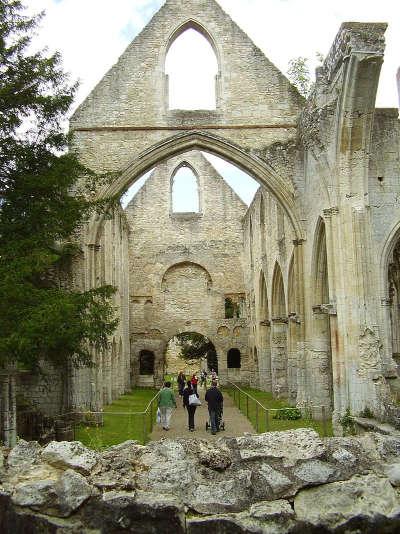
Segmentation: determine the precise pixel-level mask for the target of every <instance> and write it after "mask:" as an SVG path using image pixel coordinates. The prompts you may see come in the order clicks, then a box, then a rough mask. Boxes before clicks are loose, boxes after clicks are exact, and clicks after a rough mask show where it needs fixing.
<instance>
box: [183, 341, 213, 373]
mask: <svg viewBox="0 0 400 534" xmlns="http://www.w3.org/2000/svg"><path fill="white" fill-rule="evenodd" d="M176 339H177V341H178V344H179V346H180V348H181V354H182V357H183V358H184V359H186V360H197V359H198V360H201V359H203V358H206V359H207V366H208V368H209V369H211V368H213V369H215V370H218V357H217V353H216V351H215V347H214V344H213V343H212V342H211V341H210V340H209V339H208V338H207V337H205V336H203V335H202V334H199V333H197V332H183V333H181V334H178V335H177V336H176Z"/></svg>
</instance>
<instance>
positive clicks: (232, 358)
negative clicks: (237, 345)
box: [226, 349, 242, 369]
mask: <svg viewBox="0 0 400 534" xmlns="http://www.w3.org/2000/svg"><path fill="white" fill-rule="evenodd" d="M226 361H227V367H228V369H240V368H241V367H242V355H241V353H240V350H239V349H229V350H228V354H227V358H226Z"/></svg>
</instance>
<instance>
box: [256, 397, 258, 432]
mask: <svg viewBox="0 0 400 534" xmlns="http://www.w3.org/2000/svg"><path fill="white" fill-rule="evenodd" d="M256 432H257V434H258V432H259V430H258V403H257V402H256Z"/></svg>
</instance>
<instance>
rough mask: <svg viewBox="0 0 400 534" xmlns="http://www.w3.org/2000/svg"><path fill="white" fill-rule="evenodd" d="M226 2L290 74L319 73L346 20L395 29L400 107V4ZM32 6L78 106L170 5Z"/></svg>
mask: <svg viewBox="0 0 400 534" xmlns="http://www.w3.org/2000/svg"><path fill="white" fill-rule="evenodd" d="M186 1H190V0H186ZM218 1H219V4H220V5H221V6H222V8H223V9H224V10H225V11H226V12H227V13H228V14H229V15H230V16H231V17H232V18H233V19H234V20H235V21H236V22H237V23H238V24H239V26H240V27H241V28H242V29H243V30H245V31H246V33H247V34H248V35H249V37H250V38H251V39H252V40H253V41H254V42H255V44H256V45H258V46H259V47H260V48H261V49H262V50H263V52H264V53H265V54H266V56H267V57H268V58H269V59H270V60H271V61H272V62H273V63H274V64H275V65H276V66H277V67H278V68H279V69H280V70H281V71H282V72H284V73H286V71H287V66H288V62H289V60H290V59H292V58H294V57H298V56H305V57H308V58H310V59H312V60H313V61H312V62H311V67H312V69H311V70H313V69H314V67H315V62H314V57H315V53H316V52H321V53H322V54H323V55H326V54H327V52H328V51H329V48H330V46H331V44H332V42H333V39H334V38H335V35H336V33H337V31H338V29H339V26H340V24H341V23H342V22H344V21H370V22H371V21H372V22H388V23H389V27H388V30H387V32H386V55H385V62H384V65H383V68H382V74H381V80H380V85H379V89H378V97H377V106H378V107H398V95H397V90H396V70H397V68H398V67H399V65H400V1H399V0H379V1H377V0H218ZM24 3H25V5H26V6H27V7H28V9H29V10H30V11H31V12H37V11H40V10H42V9H44V10H45V11H46V14H47V15H46V17H45V19H44V21H43V23H42V25H41V31H40V33H39V36H38V38H37V39H36V42H37V41H39V43H40V44H41V45H42V46H44V45H45V46H47V47H48V48H49V49H50V50H51V51H53V50H59V51H60V52H61V54H62V56H63V59H64V67H65V69H66V70H67V71H69V72H70V73H71V76H72V78H73V79H79V80H80V83H81V85H80V89H79V93H78V98H77V101H76V105H78V104H79V103H80V102H81V101H82V100H83V99H84V98H85V97H86V96H87V95H88V93H89V92H90V90H91V89H92V88H93V87H94V86H95V84H96V83H97V82H98V81H99V80H100V79H101V78H102V76H103V75H104V74H105V73H106V72H107V70H108V69H109V68H110V67H111V66H112V65H113V64H114V63H115V62H116V61H117V60H118V57H119V56H120V55H121V54H122V52H123V51H124V49H125V48H126V46H127V45H128V44H129V43H130V41H131V40H132V39H133V38H134V37H135V36H136V35H137V33H138V32H139V31H140V30H141V29H142V28H143V26H144V25H145V24H146V23H147V22H148V21H149V20H150V18H151V17H152V15H153V14H154V13H155V12H156V11H157V10H158V9H159V8H160V7H161V5H162V4H163V3H164V1H163V0H114V1H110V0H25V2H24ZM211 68H215V67H213V66H211ZM220 172H221V171H220ZM253 194H254V192H253ZM246 201H247V199H246Z"/></svg>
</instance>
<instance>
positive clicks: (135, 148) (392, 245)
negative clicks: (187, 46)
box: [60, 0, 400, 420]
mask: <svg viewBox="0 0 400 534" xmlns="http://www.w3.org/2000/svg"><path fill="white" fill-rule="evenodd" d="M255 16H256V14H255ZM190 28H191V29H194V30H196V31H198V32H199V33H200V34H201V35H203V36H204V37H205V38H206V39H207V40H208V41H209V43H210V44H211V46H212V48H213V50H214V52H215V55H216V57H217V60H218V66H219V70H218V74H217V76H216V80H215V84H216V109H215V110H197V111H196V110H190V111H185V110H170V109H169V107H168V77H167V76H166V74H165V58H166V55H167V52H168V50H169V48H170V46H171V44H172V43H173V42H174V41H175V40H176V39H177V38H178V37H179V36H180V35H181V34H182V33H183V32H184V31H185V30H187V29H190ZM385 29H386V25H385V24H373V23H344V24H342V26H341V28H340V30H339V32H338V34H337V37H336V39H335V41H334V43H333V45H332V48H331V50H330V52H329V54H328V56H327V58H326V59H325V61H324V64H323V65H322V67H320V68H319V69H318V72H317V81H316V84H315V87H314V90H313V92H312V94H311V96H310V97H309V98H308V100H307V101H305V100H304V99H303V98H302V97H301V96H300V95H299V94H298V92H297V90H296V89H295V88H294V87H293V86H292V85H291V84H290V83H289V81H288V80H287V79H286V78H285V76H284V75H283V74H282V73H280V72H279V71H278V69H277V68H276V67H275V66H274V65H273V64H272V63H271V62H270V61H269V60H268V59H267V58H266V57H265V56H264V55H263V53H262V52H261V51H260V50H259V49H258V48H257V47H256V46H255V45H254V44H253V43H252V42H251V40H250V39H249V38H248V37H247V35H246V34H245V33H244V32H243V31H242V30H241V29H240V28H239V27H238V26H237V25H236V24H235V23H234V22H233V21H232V20H231V19H230V17H229V16H228V15H227V14H226V13H225V12H224V11H223V10H222V9H221V8H220V6H219V5H218V4H217V2H215V1H214V0H190V1H183V0H167V1H166V2H165V4H164V5H163V7H162V8H161V9H160V10H159V11H158V12H157V13H156V14H155V15H154V17H153V18H152V20H151V21H150V22H149V24H148V25H147V26H146V27H145V28H144V29H143V31H142V32H141V33H140V34H139V35H138V36H137V37H136V38H135V39H134V41H133V42H132V43H131V44H130V45H129V47H128V48H127V50H126V51H125V52H124V53H123V54H122V56H121V57H120V59H119V61H118V63H117V64H116V65H115V66H114V67H112V69H111V70H110V71H109V72H108V73H107V74H106V76H105V77H104V78H103V79H102V80H101V81H100V83H99V84H98V85H97V86H96V87H95V88H94V90H93V91H92V93H91V94H90V95H89V97H88V98H87V99H86V100H85V102H84V103H83V104H82V105H81V106H80V107H79V108H78V110H77V111H76V112H75V114H74V116H73V117H72V119H71V123H70V127H71V130H72V132H73V133H74V144H75V148H76V149H77V150H78V151H79V153H80V156H81V159H82V161H83V162H84V164H85V165H87V166H89V167H91V168H92V169H94V170H95V171H98V172H106V171H107V172H108V171H113V172H115V171H117V172H118V177H117V178H116V179H115V181H114V182H113V183H111V184H110V185H108V186H105V187H102V188H100V189H99V191H98V195H99V196H107V195H116V194H122V193H123V192H124V191H126V190H127V189H128V187H129V186H130V185H131V184H132V183H133V182H135V181H136V180H137V179H138V178H139V177H140V176H141V175H143V173H145V172H147V171H149V170H151V169H155V170H154V171H153V173H152V175H151V177H150V178H149V180H148V182H147V183H146V185H145V186H144V188H143V189H142V190H141V191H140V192H139V193H138V195H137V196H136V197H135V198H134V199H133V201H132V202H131V203H130V204H129V206H128V207H127V209H126V210H122V208H121V209H120V210H116V211H115V214H114V217H113V218H111V219H110V218H103V217H99V216H98V217H96V218H94V219H93V220H92V221H91V222H90V224H89V225H88V227H87V228H86V231H85V233H84V235H82V250H83V254H82V258H81V260H80V262H79V265H78V266H77V267H76V269H77V273H78V275H77V277H76V278H77V279H80V280H81V284H82V287H85V288H90V287H94V286H96V285H97V284H101V283H104V282H106V283H112V284H114V285H115V286H116V287H117V293H116V295H115V306H116V308H117V310H118V314H119V316H120V324H119V327H118V331H117V332H116V334H115V336H114V337H113V339H111V340H110V350H109V351H108V352H107V353H105V354H94V355H93V357H94V360H95V362H96V366H95V367H94V368H92V369H87V370H79V371H71V376H70V385H69V388H68V400H67V401H66V405H68V408H69V409H77V408H90V409H98V408H101V407H102V406H103V404H105V403H107V402H110V401H111V400H112V399H114V398H116V397H117V396H118V395H119V394H121V393H122V392H124V391H126V390H128V389H129V388H130V387H131V386H133V385H135V384H138V383H139V382H140V379H139V378H140V357H141V353H142V351H147V354H148V353H152V354H153V356H154V361H153V364H154V369H153V377H154V379H155V382H156V383H158V382H159V381H160V379H161V378H162V372H163V354H164V350H165V346H166V343H167V342H168V340H169V339H170V338H171V337H172V336H174V335H175V334H176V333H179V332H184V331H188V330H190V331H192V330H193V331H198V332H199V333H202V334H204V335H207V336H208V337H209V338H210V339H211V340H212V341H213V343H214V345H215V347H216V350H217V354H218V363H219V368H220V377H221V379H222V380H223V381H224V380H227V379H229V378H234V379H235V380H238V381H242V382H244V383H250V384H252V385H255V386H257V387H261V388H263V389H266V390H269V391H272V392H273V393H274V394H275V395H280V396H282V397H287V398H288V399H290V401H291V402H293V403H297V404H299V405H305V404H307V405H311V406H314V411H315V413H317V414H318V410H319V407H321V406H325V407H327V408H328V409H329V410H330V409H332V412H333V416H334V420H337V418H338V417H339V416H340V415H341V414H343V413H344V412H345V410H346V409H347V408H350V410H351V412H352V413H359V412H360V411H362V410H363V409H364V408H366V407H368V408H369V409H370V410H372V411H373V412H374V413H375V414H376V415H377V416H378V417H381V418H389V419H390V418H392V419H393V417H395V412H396V410H395V407H394V404H393V401H392V399H393V390H395V389H396V387H397V382H398V375H397V364H398V363H400V326H399V325H400V322H399V321H400V312H399V300H400V297H399V292H400V252H399V251H400V209H399V202H398V198H399V195H400V180H399V178H400V137H399V134H400V127H399V120H398V110H397V109H375V95H376V90H377V85H378V80H379V72H380V68H381V64H382V61H383V53H384V33H385ZM201 151H205V152H208V153H211V154H214V155H216V156H219V157H221V158H223V159H225V160H226V161H228V162H231V163H233V164H235V165H237V166H238V167H239V168H241V169H242V170H244V171H246V172H247V173H248V174H250V175H251V176H252V177H254V178H255V179H256V180H257V181H258V182H259V184H260V189H259V190H258V192H257V194H256V196H255V198H254V200H253V202H252V204H251V205H250V207H249V208H248V209H247V210H246V209H245V207H244V206H243V204H242V203H241V201H240V200H239V199H238V198H237V197H236V195H235V194H234V193H233V192H232V191H230V190H229V188H228V186H227V185H226V184H225V183H223V181H221V179H220V177H218V176H217V173H216V172H215V171H214V169H213V168H212V167H211V166H210V165H209V163H208V162H207V161H206V160H205V159H204V157H203V156H202V155H201ZM182 165H183V166H190V167H191V168H192V169H193V170H194V172H195V174H196V175H197V176H198V180H199V182H198V186H199V192H200V193H199V194H200V211H199V213H196V214H191V215H190V214H189V215H186V217H185V216H183V215H182V214H181V215H180V214H174V213H173V212H172V211H171V210H170V208H169V205H170V198H169V195H170V187H171V179H172V178H173V174H174V172H175V171H176V169H177V168H179V166H182ZM202 203H203V204H202ZM210 205H212V210H210V211H207V210H209V207H210ZM207 206H208V207H207ZM227 221H228V222H227ZM185 288H186V289H187V291H186V293H185V291H184V289H185ZM230 296H231V297H232V298H233V300H235V299H236V300H235V301H237V302H239V301H241V309H242V310H243V312H242V313H241V314H240V315H241V316H240V317H233V318H232V317H230V318H229V317H225V309H224V299H225V298H227V297H230ZM191 297H193V298H194V300H192V301H191V300H190V298H191ZM174 299H175V300H174ZM232 348H235V349H237V350H239V351H240V353H241V355H242V362H241V365H240V369H239V370H238V368H236V370H234V371H233V370H232V371H230V367H229V365H228V360H229V355H228V353H229V350H230V349H232ZM142 354H143V353H142ZM230 373H231V374H230ZM64 407H65V406H64ZM60 409H61V407H60Z"/></svg>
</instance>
